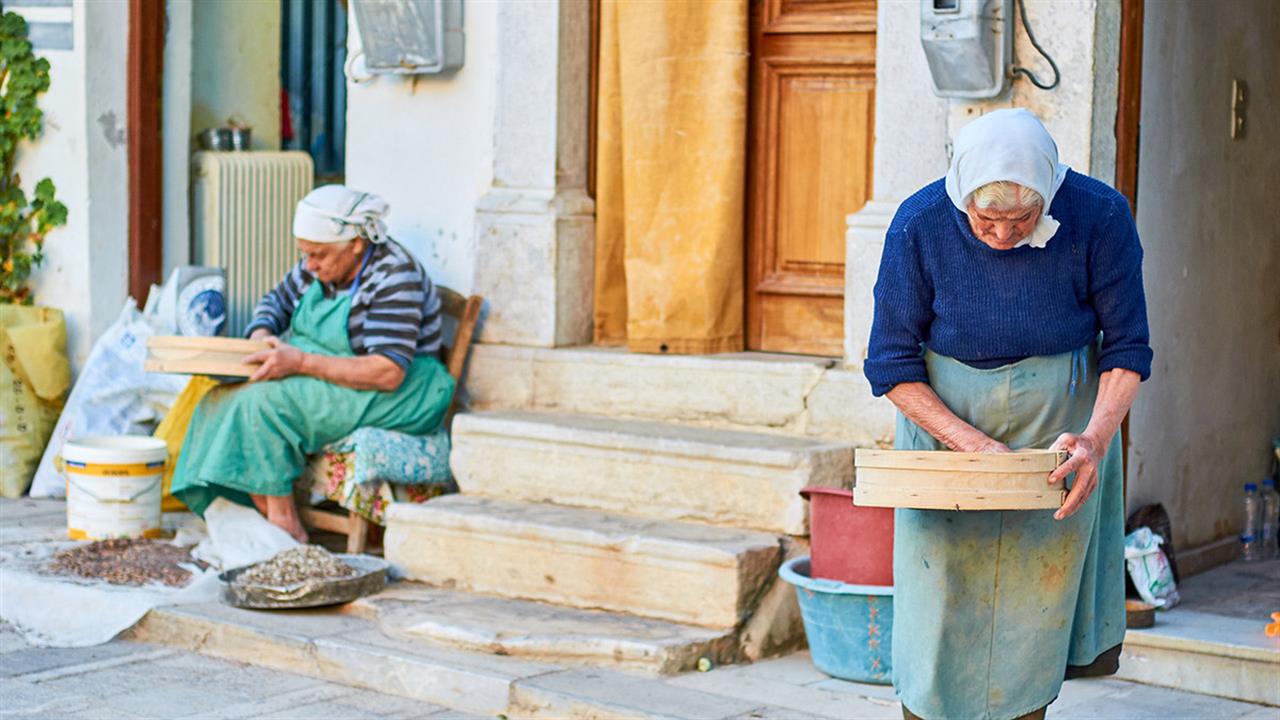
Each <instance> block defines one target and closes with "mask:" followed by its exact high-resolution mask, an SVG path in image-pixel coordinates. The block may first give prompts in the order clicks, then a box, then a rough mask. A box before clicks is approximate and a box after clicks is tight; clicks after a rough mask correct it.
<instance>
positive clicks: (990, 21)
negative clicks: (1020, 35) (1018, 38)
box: [920, 0, 1013, 98]
mask: <svg viewBox="0 0 1280 720" xmlns="http://www.w3.org/2000/svg"><path fill="white" fill-rule="evenodd" d="M1012 12H1013V2H1012V0H921V2H920V44H921V45H923V46H924V54H925V58H926V59H927V60H928V61H929V74H930V75H932V76H933V92H934V94H935V95H938V96H939V97H956V98H991V97H995V96H997V95H999V94H1000V93H1001V92H1003V91H1004V88H1005V84H1006V82H1007V81H1008V73H1007V70H1008V67H1009V63H1010V62H1011V61H1012V58H1013V30H1012V24H1011V21H1012V17H1013V15H1012Z"/></svg>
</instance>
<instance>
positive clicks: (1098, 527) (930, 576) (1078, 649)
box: [893, 345, 1124, 720]
mask: <svg viewBox="0 0 1280 720" xmlns="http://www.w3.org/2000/svg"><path fill="white" fill-rule="evenodd" d="M925 362H926V365H927V368H928V372H929V383H930V385H931V386H932V387H933V389H934V390H935V391H936V392H937V393H938V395H939V397H941V398H942V401H943V402H944V403H946V405H947V407H949V408H950V409H951V410H952V411H953V412H955V414H956V415H958V416H959V417H960V418H962V419H964V420H965V421H967V422H969V423H971V424H972V425H974V426H976V427H977V428H978V429H979V430H981V431H982V432H984V433H986V434H987V435H989V436H991V437H993V438H995V439H996V440H1000V441H1001V442H1004V443H1005V444H1007V445H1008V446H1009V447H1010V448H1013V449H1018V448H1047V447H1049V445H1050V444H1052V443H1053V441H1054V440H1056V439H1057V438H1058V436H1059V435H1060V434H1061V433H1063V432H1073V433H1079V432H1082V431H1083V430H1084V429H1085V427H1086V426H1087V425H1088V423H1089V417H1090V415H1091V414H1092V412H1093V403H1094V400H1095V398H1096V397H1097V392H1098V387H1097V386H1098V383H1097V377H1098V374H1097V351H1096V347H1095V346H1093V345H1090V346H1089V347H1087V348H1082V349H1081V350H1077V351H1075V352H1070V353H1064V354H1062V355H1054V356H1050V357H1033V358H1028V359H1026V360H1023V361H1021V362H1017V363H1014V364H1012V365H1006V366H1003V367H999V368H993V369H990V370H980V369H977V368H973V367H970V366H968V365H965V364H964V363H962V362H959V361H957V360H953V359H951V358H947V357H943V356H940V355H937V354H935V353H932V352H926V354H925ZM894 447H896V448H899V449H908V450H945V449H946V448H945V447H943V446H942V445H941V444H940V443H939V442H938V441H937V440H936V439H934V438H933V436H931V435H929V433H928V432H926V431H925V430H923V429H922V428H920V427H919V426H917V425H916V424H915V423H913V422H911V421H910V420H907V419H906V418H905V417H903V416H902V415H901V414H899V416H898V425H897V438H896V440H895V443H894ZM1121 452H1122V451H1121V445H1120V434H1119V433H1116V436H1115V438H1113V439H1112V442H1111V447H1110V449H1109V450H1108V451H1107V454H1106V457H1105V458H1104V459H1103V461H1102V463H1101V464H1100V467H1099V468H1098V479H1099V484H1098V487H1097V488H1096V489H1095V490H1094V492H1093V494H1092V495H1091V496H1090V497H1089V500H1088V501H1087V502H1085V504H1084V506H1083V507H1081V508H1080V510H1079V511H1078V512H1076V513H1075V514H1074V515H1072V516H1071V517H1069V518H1067V519H1065V520H1061V521H1058V520H1054V519H1053V511H1052V510H1020V511H985V512H954V511H943V510H908V509H899V510H897V511H896V513H895V516H894V518H895V520H894V548H893V552H894V557H893V575H894V595H893V684H894V688H895V689H896V690H897V693H898V697H899V698H900V699H901V700H902V703H903V705H905V706H906V707H907V708H908V709H909V710H910V711H911V712H913V713H915V714H917V715H919V716H920V717H923V718H926V719H927V720H933V719H934V718H991V719H993V720H1003V719H1005V718H1016V717H1018V716H1020V715H1024V714H1026V713H1029V712H1032V711H1034V710H1037V709H1039V708H1041V707H1044V706H1045V705H1048V704H1049V703H1050V702H1052V701H1053V699H1054V698H1056V697H1057V696H1058V691H1059V690H1060V689H1061V687H1062V681H1063V676H1064V671H1065V670H1066V668H1067V666H1068V665H1071V666H1083V665H1089V664H1090V663H1092V662H1093V661H1094V660H1095V659H1097V658H1098V656H1099V655H1100V654H1102V653H1104V652H1105V651H1107V650H1110V649H1112V648H1115V647H1116V646H1118V645H1119V644H1120V642H1121V641H1122V640H1123V639H1124V508H1123V498H1122V492H1123V490H1122V487H1121V485H1122V477H1121V460H1122V459H1121Z"/></svg>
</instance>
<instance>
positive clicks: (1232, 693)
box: [1116, 608, 1280, 705]
mask: <svg viewBox="0 0 1280 720" xmlns="http://www.w3.org/2000/svg"><path fill="white" fill-rule="evenodd" d="M1266 622H1267V619H1266V618H1265V617H1260V618H1258V619H1256V620H1244V619H1240V618H1234V617H1225V616H1220V615H1211V614H1209V613H1202V612H1196V611H1193V610H1186V609H1181V608H1174V609H1173V610H1170V611H1168V612H1157V613H1156V625H1155V626H1154V627H1152V628H1148V629H1146V630H1129V631H1127V632H1126V633H1125V636H1124V649H1123V651H1122V653H1121V657H1120V671H1119V672H1118V673H1117V674H1116V677H1118V678H1122V679H1125V680H1134V681H1137V682H1141V683H1147V684H1150V685H1161V686H1164V687H1170V688H1176V689H1178V690H1186V691H1188V692H1193V693H1202V694H1205V695H1216V696H1218V697H1224V698H1230V699H1232V700H1244V701H1247V702H1252V703H1263V704H1266V705H1280V638H1269V637H1266V636H1265V635H1264V634H1263V632H1262V629H1263V625H1265V624H1266Z"/></svg>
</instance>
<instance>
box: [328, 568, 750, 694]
mask: <svg viewBox="0 0 1280 720" xmlns="http://www.w3.org/2000/svg"><path fill="white" fill-rule="evenodd" d="M348 607H349V609H350V612H352V613H356V614H359V615H361V616H364V617H368V618H369V619H370V620H372V621H373V622H375V623H377V625H378V627H379V628H380V629H381V631H382V632H383V633H384V634H386V635H389V636H392V637H397V638H401V639H404V640H416V641H426V642H428V643H430V644H432V645H437V646H447V647H456V648H461V649H463V650H470V651H475V652H488V653H493V654H497V655H503V656H509V657H518V658H527V659H530V660H535V661H540V662H550V663H556V664H561V665H590V666H597V667H610V668H618V669H625V670H629V671H636V672H641V673H646V674H672V673H677V672H684V671H687V670H693V669H695V668H696V667H697V665H698V661H699V659H700V658H704V657H705V658H707V659H708V660H710V661H711V662H712V663H714V664H715V665H722V664H728V663H731V662H734V661H735V660H737V654H738V653H737V636H736V633H735V632H733V631H724V630H708V629H706V628H700V627H694V626H691V625H681V624H678V623H671V622H666V621H662V620H652V619H648V618H641V617H636V616H634V615H625V614H620V613H608V612H602V611H598V610H579V609H575V608H566V607H560V606H556V605H548V604H546V603H540V602H535V601H531V600H513V599H509V598H499V597H492V596H487V595H477V594H473V593H460V592H454V591H450V590H444V589H441V588H432V587H428V586H426V585H421V584H418V583H398V584H396V585H393V586H391V587H389V588H388V589H387V590H386V591H384V592H382V593H379V594H378V595H376V596H372V597H369V598H364V599H362V600H358V601H356V602H355V603H352V605H350V606H348Z"/></svg>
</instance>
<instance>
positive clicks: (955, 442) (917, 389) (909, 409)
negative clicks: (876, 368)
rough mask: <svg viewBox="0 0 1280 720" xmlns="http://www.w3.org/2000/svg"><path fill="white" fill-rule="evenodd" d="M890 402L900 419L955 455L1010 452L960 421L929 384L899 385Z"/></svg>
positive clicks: (984, 434) (892, 391)
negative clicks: (956, 453) (904, 419)
mask: <svg viewBox="0 0 1280 720" xmlns="http://www.w3.org/2000/svg"><path fill="white" fill-rule="evenodd" d="M885 397H887V398H889V402H892V403H893V404H894V405H895V406H897V408H898V409H899V410H901V411H902V414H903V415H906V416H907V418H908V419H910V420H911V422H913V423H915V424H916V425H919V426H920V427H921V428H923V429H924V431H925V432H927V433H929V434H930V435H932V436H934V437H935V438H937V440H938V442H940V443H942V444H943V445H946V446H947V447H948V448H949V449H951V450H955V451H957V452H985V453H1002V452H1009V447H1008V446H1007V445H1005V444H1004V443H1002V442H997V441H995V440H992V439H991V438H990V437H987V435H986V433H984V432H982V431H981V430H979V429H978V428H976V427H974V426H972V425H970V424H969V423H967V422H965V421H964V420H961V419H960V418H959V417H958V416H956V414H955V413H953V412H951V409H950V408H948V407H947V406H946V404H945V403H943V402H942V398H940V397H938V394H937V393H935V392H934V391H933V388H931V387H929V384H928V383H922V382H911V383H899V384H898V385H895V386H893V389H892V390H890V391H889V394H888V395H886V396H885Z"/></svg>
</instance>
